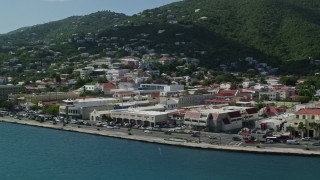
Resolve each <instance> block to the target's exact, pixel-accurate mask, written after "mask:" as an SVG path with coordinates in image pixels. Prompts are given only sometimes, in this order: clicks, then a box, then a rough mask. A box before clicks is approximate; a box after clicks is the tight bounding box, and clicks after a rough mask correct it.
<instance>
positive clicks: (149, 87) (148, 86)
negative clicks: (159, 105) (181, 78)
mask: <svg viewBox="0 0 320 180" xmlns="http://www.w3.org/2000/svg"><path fill="white" fill-rule="evenodd" d="M139 89H142V90H159V91H161V92H169V91H182V90H184V85H166V84H141V85H140V88H139Z"/></svg>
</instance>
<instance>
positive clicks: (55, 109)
mask: <svg viewBox="0 0 320 180" xmlns="http://www.w3.org/2000/svg"><path fill="white" fill-rule="evenodd" d="M43 112H45V113H48V114H51V115H58V114H59V105H57V104H50V105H47V106H45V107H43Z"/></svg>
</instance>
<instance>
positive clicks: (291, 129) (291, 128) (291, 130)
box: [287, 126, 294, 137]
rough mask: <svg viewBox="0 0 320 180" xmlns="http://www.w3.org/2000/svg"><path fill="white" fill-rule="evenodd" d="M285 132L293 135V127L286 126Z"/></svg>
mask: <svg viewBox="0 0 320 180" xmlns="http://www.w3.org/2000/svg"><path fill="white" fill-rule="evenodd" d="M287 132H289V133H290V136H291V137H292V136H293V132H294V127H292V126H288V127H287Z"/></svg>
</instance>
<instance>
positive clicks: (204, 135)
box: [5, 117, 320, 151]
mask: <svg viewBox="0 0 320 180" xmlns="http://www.w3.org/2000/svg"><path fill="white" fill-rule="evenodd" d="M5 118H6V119H14V118H12V117H5ZM23 120H25V121H34V120H28V119H27V118H23ZM43 124H51V125H52V124H53V123H52V122H50V121H47V122H43ZM55 126H58V127H59V126H61V127H63V124H62V123H61V122H59V123H57V124H56V125H55ZM66 127H73V128H79V127H80V128H83V129H89V130H97V129H99V131H108V132H117V133H121V134H123V135H127V134H128V128H124V127H121V128H120V129H109V128H107V127H96V126H85V125H77V124H66ZM168 130H170V129H169V128H166V129H162V130H161V131H158V130H152V131H151V132H152V133H145V132H144V130H143V129H133V128H132V129H131V133H132V134H133V135H138V136H145V137H154V138H161V139H168V138H179V139H185V140H187V141H188V142H199V140H200V142H201V143H204V144H216V145H222V146H252V147H255V146H257V145H258V143H245V142H242V141H233V140H232V137H233V136H234V134H226V133H209V132H201V133H200V138H199V137H192V136H191V134H187V133H179V132H172V134H171V135H169V134H165V133H164V131H168ZM312 142H314V141H310V142H303V141H301V142H300V145H288V144H284V143H274V144H262V143H261V144H259V146H261V147H268V148H296V149H306V147H308V148H309V149H310V150H316V151H320V146H312V145H311V144H312ZM306 144H307V145H306Z"/></svg>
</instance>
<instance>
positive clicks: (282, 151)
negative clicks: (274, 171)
mask: <svg viewBox="0 0 320 180" xmlns="http://www.w3.org/2000/svg"><path fill="white" fill-rule="evenodd" d="M0 122H7V123H15V124H22V125H28V126H36V127H41V128H50V129H56V130H63V131H71V132H78V133H86V134H92V135H99V136H107V137H113V138H121V139H127V140H135V141H143V142H148V143H157V144H163V145H171V146H177V147H185V148H197V149H207V150H219V151H230V152H242V153H259V154H274V155H295V156H318V157H319V156H320V151H313V150H305V149H297V148H271V147H263V145H262V146H261V147H260V148H257V147H255V146H246V147H244V146H226V145H212V144H206V143H192V142H183V141H169V140H165V139H162V138H157V137H148V136H143V135H128V134H127V133H123V132H116V131H99V130H96V129H86V128H78V127H72V126H61V125H53V124H47V123H40V122H37V121H31V120H18V119H12V118H3V117H2V118H0Z"/></svg>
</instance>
